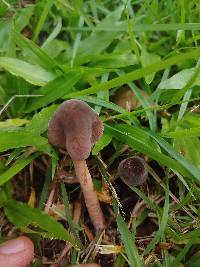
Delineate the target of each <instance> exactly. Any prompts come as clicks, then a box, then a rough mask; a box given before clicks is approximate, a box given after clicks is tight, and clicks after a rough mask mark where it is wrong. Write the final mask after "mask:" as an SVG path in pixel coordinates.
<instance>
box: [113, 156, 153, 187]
mask: <svg viewBox="0 0 200 267" xmlns="http://www.w3.org/2000/svg"><path fill="white" fill-rule="evenodd" d="M118 175H119V176H120V178H121V179H122V181H123V182H124V183H125V184H127V185H129V186H136V185H141V184H143V183H144V182H145V181H146V179H147V175H148V172H147V170H146V166H145V161H144V160H143V158H140V157H138V156H133V157H131V158H128V159H124V160H122V161H121V162H120V164H119V166H118Z"/></svg>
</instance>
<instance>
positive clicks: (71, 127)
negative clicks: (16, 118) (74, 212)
mask: <svg viewBox="0 0 200 267" xmlns="http://www.w3.org/2000/svg"><path fill="white" fill-rule="evenodd" d="M103 129H104V128H103V124H102V122H101V121H100V119H99V117H98V115H97V114H96V113H95V111H94V110H93V109H92V108H90V107H89V106H88V105H87V104H85V103H84V102H83V101H80V100H76V99H71V100H67V101H65V102H64V103H63V104H61V106H60V107H59V109H58V110H57V112H56V113H55V114H54V115H53V117H52V118H51V120H50V122H49V127H48V139H49V142H50V143H51V144H52V145H54V146H56V147H59V148H63V149H66V150H67V152H68V153H69V155H70V157H71V159H72V161H73V164H74V168H75V172H76V176H77V178H78V180H79V182H80V185H81V189H82V192H83V195H84V198H85V204H86V207H87V209H88V213H89V216H90V218H91V221H92V223H93V225H94V228H95V230H96V231H98V230H102V229H104V227H105V226H104V216H103V213H102V210H101V207H100V204H99V200H98V198H97V194H96V192H95V190H94V186H93V182H92V178H91V176H90V173H89V170H88V167H87V163H86V159H87V158H88V157H89V155H90V152H91V148H92V146H93V145H94V144H95V143H96V142H97V141H98V139H99V138H100V137H101V135H102V133H103Z"/></svg>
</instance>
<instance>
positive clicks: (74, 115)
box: [48, 99, 103, 160]
mask: <svg viewBox="0 0 200 267" xmlns="http://www.w3.org/2000/svg"><path fill="white" fill-rule="evenodd" d="M102 133H103V124H102V122H101V121H100V119H99V117H98V115H97V114H96V113H95V111H94V110H93V109H92V108H90V106H88V105H87V104H86V103H84V102H83V101H81V100H76V99H71V100H67V101H65V102H64V103H63V104H61V106H60V107H59V109H58V110H57V111H56V113H55V114H54V116H53V117H52V119H51V120H50V122H49V127H48V139H49V142H50V143H51V144H52V145H54V146H57V147H59V148H63V149H67V151H68V153H69V155H70V157H71V158H72V159H73V160H85V159H87V158H88V157H89V155H90V152H91V149H92V146H93V145H94V144H95V143H96V142H97V141H98V139H99V138H100V137H101V135H102Z"/></svg>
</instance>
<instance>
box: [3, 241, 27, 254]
mask: <svg viewBox="0 0 200 267" xmlns="http://www.w3.org/2000/svg"><path fill="white" fill-rule="evenodd" d="M23 250H24V242H23V240H21V239H20V238H16V239H13V240H10V241H7V242H5V243H3V244H2V245H0V253H3V254H14V253H18V252H22V251H23Z"/></svg>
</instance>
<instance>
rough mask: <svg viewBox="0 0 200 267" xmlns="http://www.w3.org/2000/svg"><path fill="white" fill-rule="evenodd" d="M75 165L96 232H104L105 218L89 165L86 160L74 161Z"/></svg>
mask: <svg viewBox="0 0 200 267" xmlns="http://www.w3.org/2000/svg"><path fill="white" fill-rule="evenodd" d="M73 163H74V168H75V172H76V176H77V178H78V180H79V182H80V185H81V189H82V191H83V195H84V198H85V204H86V207H87V209H88V213H89V215H90V218H91V220H92V223H93V225H94V228H95V230H96V231H99V230H102V229H104V228H105V224H104V216H103V213H102V210H101V207H100V204H99V200H98V198H97V194H96V191H95V189H94V186H93V182H92V178H91V176H90V173H89V170H88V166H87V163H86V161H85V160H73Z"/></svg>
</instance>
